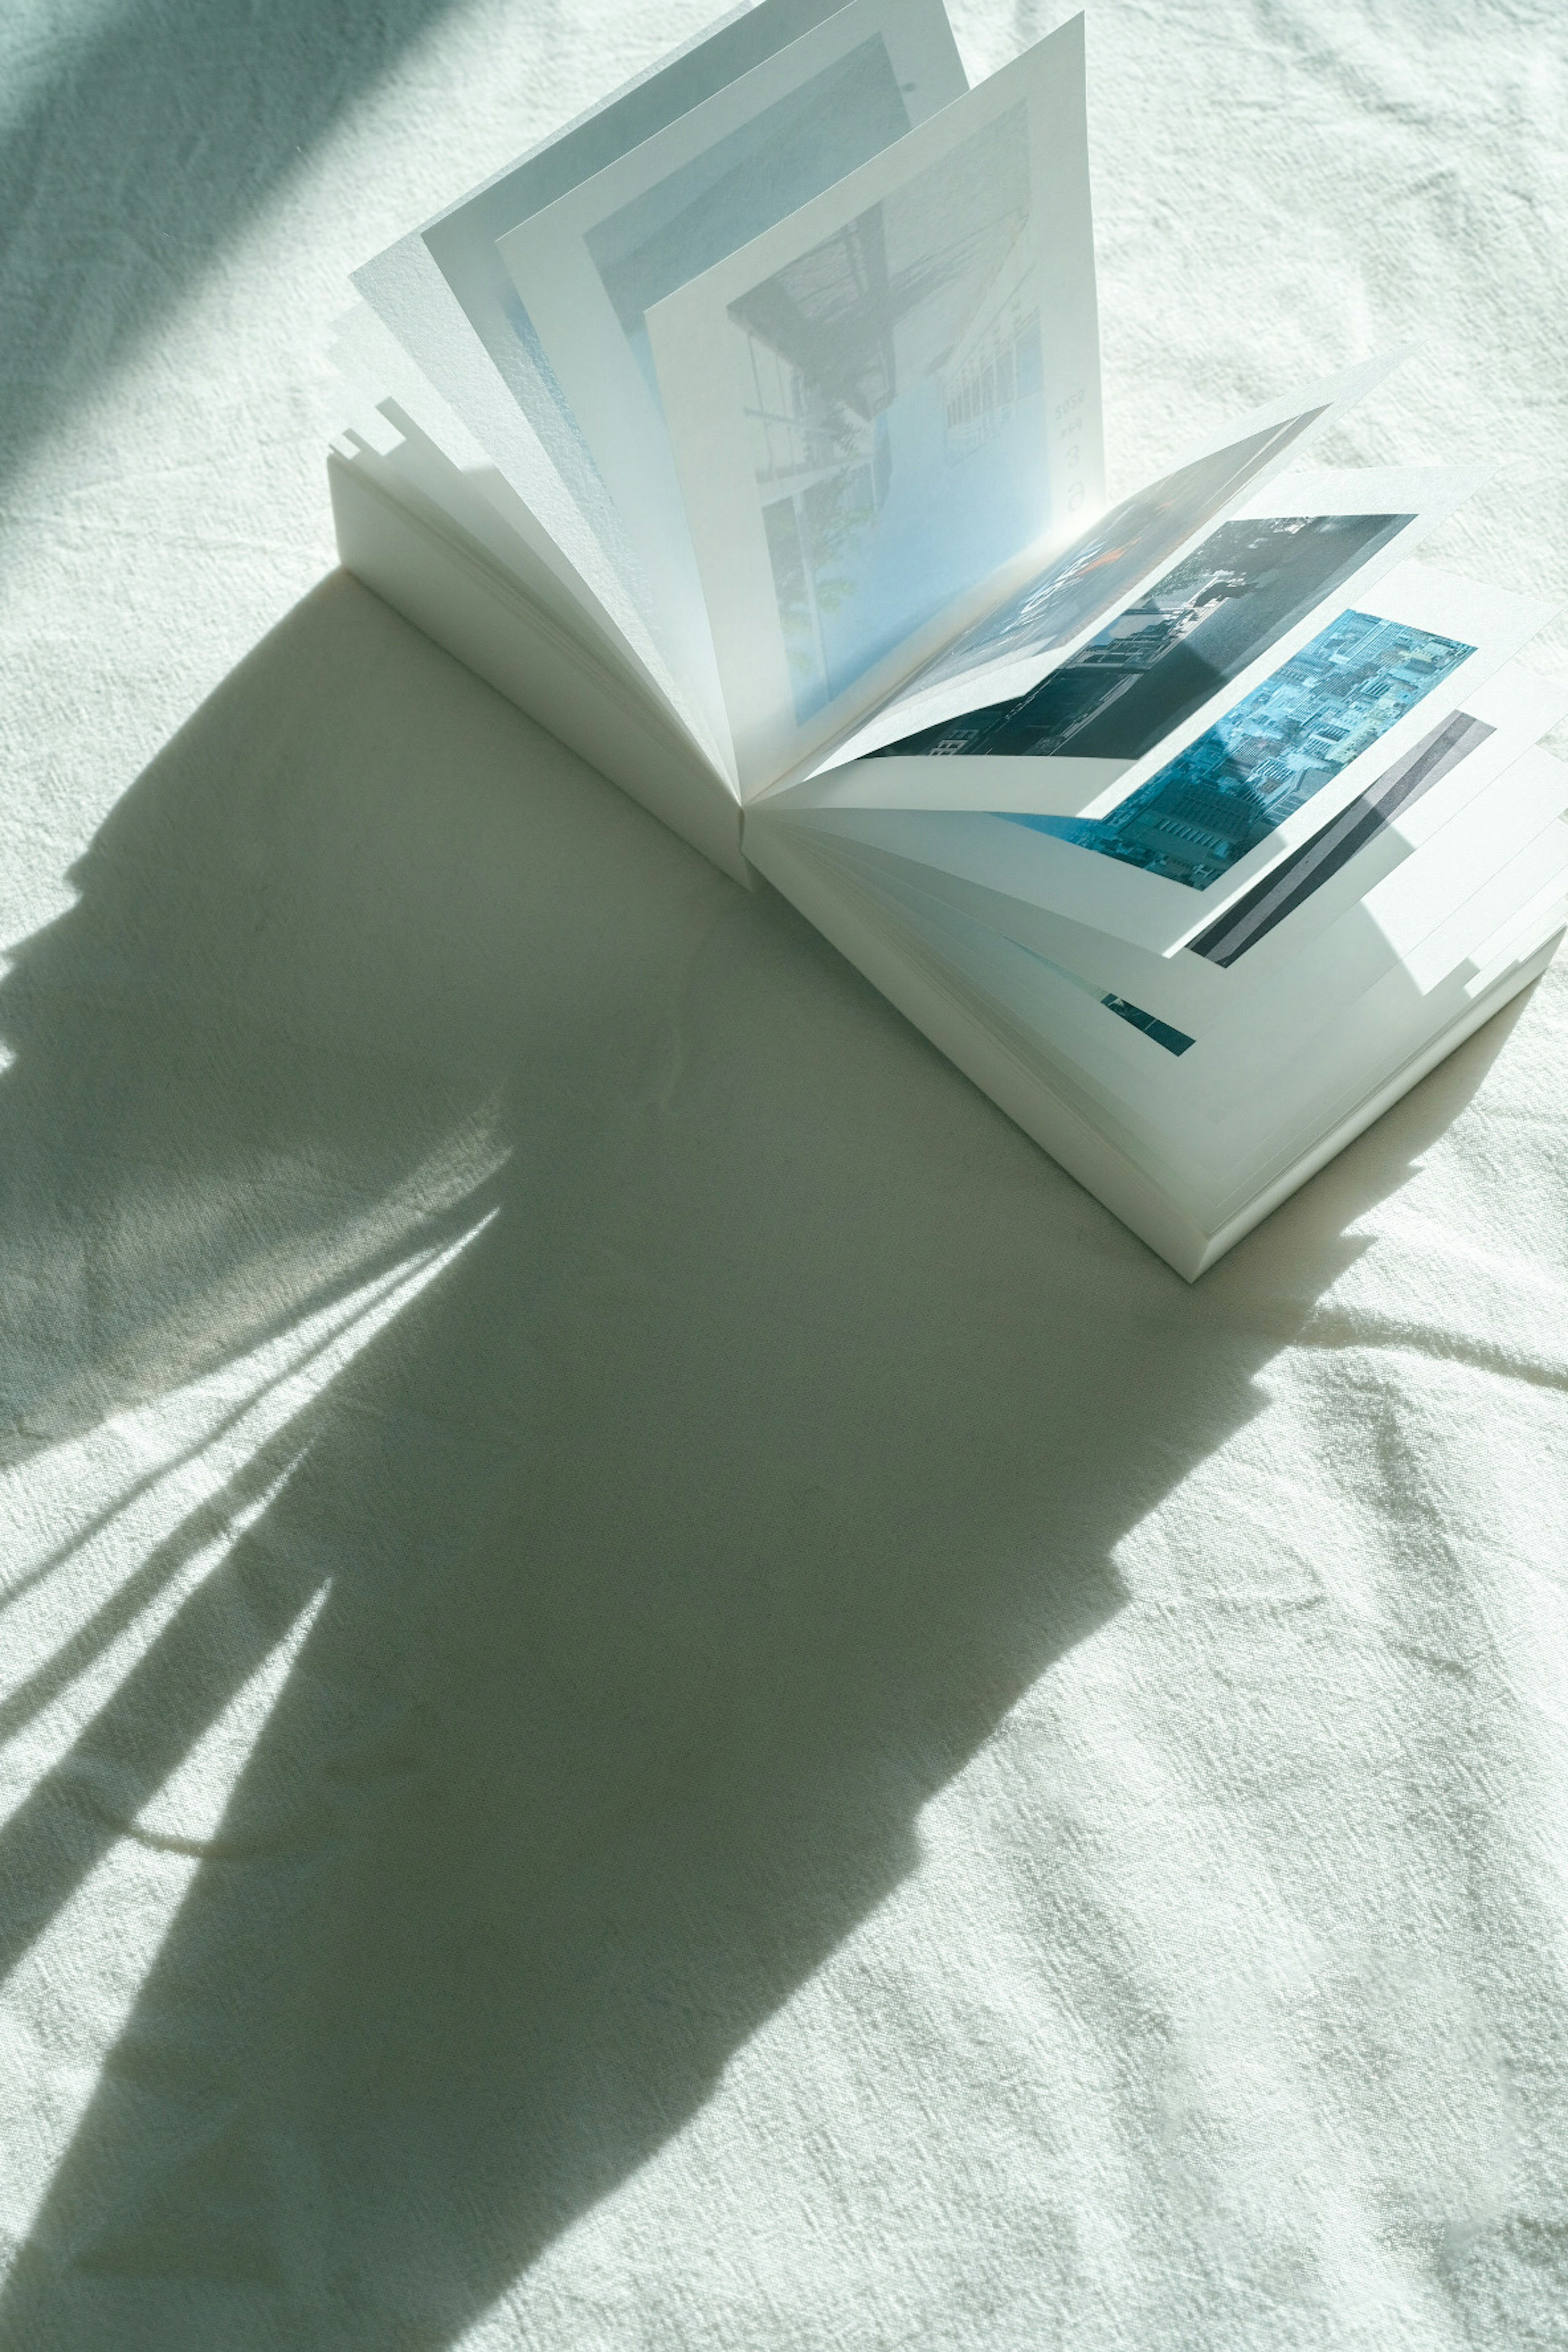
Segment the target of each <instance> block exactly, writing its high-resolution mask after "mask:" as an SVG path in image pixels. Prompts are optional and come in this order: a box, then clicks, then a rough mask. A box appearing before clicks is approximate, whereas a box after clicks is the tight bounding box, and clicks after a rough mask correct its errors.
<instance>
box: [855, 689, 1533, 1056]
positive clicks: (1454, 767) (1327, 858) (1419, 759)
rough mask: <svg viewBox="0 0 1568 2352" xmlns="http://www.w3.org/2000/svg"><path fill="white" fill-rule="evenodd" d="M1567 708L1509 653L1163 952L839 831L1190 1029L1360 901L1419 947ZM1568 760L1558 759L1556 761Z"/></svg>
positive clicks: (950, 899) (1298, 955) (976, 914)
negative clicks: (1204, 929)
mask: <svg viewBox="0 0 1568 2352" xmlns="http://www.w3.org/2000/svg"><path fill="white" fill-rule="evenodd" d="M1565 712H1568V688H1563V687H1561V686H1557V685H1553V684H1552V682H1550V681H1548V680H1547V679H1544V678H1541V677H1535V676H1533V675H1532V674H1531V672H1529V671H1522V670H1521V669H1520V668H1519V667H1518V665H1517V664H1510V665H1509V666H1507V667H1505V668H1504V669H1502V670H1501V671H1500V672H1499V673H1498V675H1497V676H1496V677H1493V678H1492V679H1490V680H1489V681H1488V682H1487V683H1486V684H1485V685H1484V686H1482V687H1481V688H1480V689H1479V691H1478V692H1476V693H1474V694H1471V695H1469V696H1467V698H1466V701H1465V704H1464V705H1463V707H1462V708H1461V709H1459V710H1458V711H1455V712H1452V713H1450V714H1449V715H1448V717H1447V719H1443V720H1441V721H1439V723H1438V725H1437V726H1436V728H1434V729H1433V730H1430V732H1429V733H1428V735H1427V736H1426V738H1424V739H1423V741H1422V742H1421V743H1420V744H1418V745H1416V746H1415V749H1414V750H1413V751H1410V752H1407V753H1406V754H1405V756H1404V758H1403V759H1401V760H1398V761H1394V762H1392V763H1391V764H1390V766H1389V767H1387V768H1386V769H1384V770H1383V771H1382V772H1380V773H1379V775H1378V776H1377V778H1376V779H1375V780H1374V782H1373V785H1372V786H1370V787H1369V788H1368V790H1367V791H1366V792H1365V793H1363V794H1362V795H1359V796H1358V798H1357V800H1356V801H1355V802H1352V803H1351V804H1350V805H1349V807H1348V808H1347V809H1346V810H1344V811H1343V812H1342V814H1341V815H1340V817H1338V818H1335V819H1332V820H1331V821H1330V822H1329V823H1328V824H1325V825H1322V826H1321V827H1320V828H1319V831H1318V833H1317V834H1316V835H1314V836H1313V838H1312V839H1311V840H1310V842H1307V843H1305V844H1303V845H1302V847H1301V849H1300V850H1299V851H1298V852H1297V853H1296V856H1295V857H1294V858H1292V859H1289V860H1287V861H1285V863H1284V865H1283V866H1279V867H1277V868H1276V869H1275V873H1276V874H1277V875H1278V876H1279V887H1278V889H1275V888H1274V887H1271V877H1269V878H1266V880H1265V882H1264V883H1262V884H1259V885H1258V886H1257V888H1256V895H1255V896H1253V897H1252V900H1251V903H1250V905H1249V904H1248V903H1247V901H1245V900H1244V901H1242V902H1240V904H1239V905H1238V907H1237V910H1236V917H1235V919H1234V921H1231V922H1228V923H1227V921H1226V919H1224V918H1222V919H1221V921H1220V923H1219V924H1217V925H1215V926H1214V927H1212V929H1211V933H1210V934H1207V935H1205V939H1206V940H1208V941H1209V944H1207V945H1205V951H1204V952H1202V953H1196V952H1194V950H1193V949H1191V948H1188V949H1184V950H1183V951H1182V953H1181V954H1180V955H1176V956H1162V955H1157V954H1154V953H1152V951H1150V950H1146V949H1142V948H1138V947H1134V946H1132V945H1131V943H1130V942H1129V941H1127V940H1117V939H1114V938H1111V937H1110V935H1108V934H1107V933H1105V932H1103V931H1096V930H1091V929H1088V928H1087V927H1086V926H1085V925H1083V924H1081V923H1078V922H1073V921H1071V920H1069V919H1068V918H1066V917H1064V916H1061V915H1056V914H1051V913H1049V912H1047V910H1045V909H1044V908H1038V907H1034V906H1030V905H1028V904H1026V902H1025V901H1023V900H1020V899H1018V898H1004V897H1001V896H999V895H998V894H996V893H994V892H992V891H988V890H984V889H981V888H979V887H976V886H974V885H973V884H971V883H967V882H965V881H963V880H962V879H960V878H959V877H957V876H955V875H952V874H946V873H939V872H937V871H936V870H935V869H934V868H932V867H930V866H915V865H913V864H911V863H910V862H909V861H907V860H905V859H902V858H899V857H895V856H890V855H889V852H888V851H886V850H878V849H872V848H869V847H868V846H867V845H865V844H864V843H862V842H856V843H853V844H850V843H841V844H840V846H841V847H842V848H843V849H844V850H845V851H847V854H848V855H849V856H851V858H852V859H853V860H854V861H855V862H856V863H857V864H858V865H863V866H865V867H866V868H867V870H868V871H869V872H871V873H873V874H875V873H879V872H880V873H884V874H887V875H888V876H889V877H890V878H892V879H893V880H898V879H900V878H902V879H903V880H905V881H907V882H909V883H910V884H911V885H913V886H915V887H920V888H921V889H922V890H925V891H928V892H929V893H930V894H931V896H932V897H933V898H939V899H941V900H942V901H943V902H944V903H946V904H948V905H950V906H952V907H953V908H956V909H957V910H958V911H959V912H961V913H963V914H964V915H966V916H968V917H969V918H971V919H973V920H975V921H979V922H982V923H985V924H986V925H988V927H989V928H990V929H994V931H995V932H996V933H997V934H998V935H999V936H1000V937H1003V938H1005V939H1009V940H1014V941H1015V942H1016V944H1017V945H1019V946H1020V947H1025V948H1027V949H1029V950H1031V951H1032V952H1033V953H1035V954H1037V955H1041V956H1044V957H1045V958H1046V959H1047V961H1052V962H1054V963H1056V964H1058V965H1059V966H1060V967H1061V968H1063V969H1064V970H1065V971H1069V972H1071V973H1072V974H1074V975H1075V976H1076V977H1077V978H1079V979H1080V980H1082V981H1083V982H1085V983H1086V984H1088V985H1089V986H1090V987H1091V988H1092V989H1094V990H1095V991H1096V992H1101V993H1110V994H1113V995H1115V996H1116V997H1118V998H1119V999H1121V1000H1122V1001H1123V1002H1124V1003H1129V1004H1131V1006H1133V1007H1135V1008H1137V1009H1139V1010H1141V1011H1142V1012H1143V1013H1148V1014H1150V1015H1152V1016H1154V1017H1155V1018H1157V1019H1158V1020H1159V1021H1160V1022H1162V1023H1164V1024H1168V1025H1169V1026H1171V1027H1172V1028H1173V1029H1174V1030H1175V1031H1176V1032H1178V1033H1179V1034H1187V1035H1190V1036H1192V1037H1194V1038H1195V1037H1197V1036H1200V1035H1202V1034H1205V1031H1206V1030H1207V1029H1208V1028H1209V1027H1211V1026H1213V1025H1214V1024H1216V1023H1218V1022H1221V1021H1223V1020H1225V1019H1226V1018H1227V1017H1228V1015H1229V1014H1230V1013H1233V1012H1234V1011H1235V1010H1236V1009H1237V1006H1238V1005H1241V1004H1244V1003H1247V1004H1250V1003H1255V1002H1256V1001H1257V1000H1258V995H1259V992H1260V991H1261V990H1262V989H1263V988H1264V986H1265V985H1267V984H1268V983H1269V982H1272V981H1273V980H1274V979H1275V978H1276V976H1277V975H1279V973H1280V972H1282V971H1284V972H1287V973H1288V974H1289V984H1290V985H1292V986H1296V987H1300V988H1303V989H1305V988H1308V987H1310V985H1312V984H1313V983H1312V982H1311V980H1310V976H1309V975H1310V958H1309V955H1308V951H1309V950H1311V949H1313V948H1314V946H1315V944H1316V943H1317V942H1318V941H1319V940H1321V937H1322V935H1323V934H1324V933H1326V932H1328V931H1330V930H1331V929H1333V928H1334V927H1335V926H1337V925H1338V924H1339V922H1340V921H1341V919H1342V918H1343V917H1344V916H1345V915H1347V914H1348V913H1350V912H1351V911H1352V909H1354V908H1358V907H1361V906H1363V904H1364V905H1365V906H1366V907H1367V908H1368V909H1369V910H1370V912H1371V914H1372V917H1373V920H1374V922H1375V923H1377V924H1378V925H1379V926H1380V927H1381V928H1382V929H1384V931H1385V932H1386V935H1387V937H1388V939H1389V940H1390V943H1391V949H1392V951H1393V952H1395V953H1401V954H1403V953H1404V952H1405V950H1407V949H1413V947H1414V945H1415V941H1416V940H1418V939H1419V938H1420V937H1421V936H1422V929H1421V928H1420V927H1423V926H1424V927H1425V929H1431V928H1432V927H1433V926H1434V925H1436V924H1437V923H1438V922H1440V921H1441V920H1443V919H1445V918H1446V915H1447V911H1448V910H1449V908H1450V907H1451V905H1452V904H1453V902H1454V898H1455V890H1456V885H1455V883H1454V882H1453V880H1452V879H1451V878H1450V877H1451V874H1452V873H1453V872H1455V871H1457V872H1458V875H1459V876H1460V877H1464V876H1465V875H1470V876H1474V875H1477V874H1479V873H1482V872H1485V871H1487V870H1489V865H1495V864H1496V862H1497V859H1496V858H1495V857H1490V856H1489V847H1490V840H1491V836H1490V835H1489V827H1490V826H1491V825H1492V824H1493V822H1494V818H1495V819H1496V820H1497V821H1498V822H1499V824H1501V825H1503V826H1504V827H1505V828H1506V826H1507V825H1508V824H1511V823H1512V819H1511V817H1510V809H1511V806H1512V801H1513V798H1514V797H1516V796H1517V795H1518V793H1520V792H1521V790H1526V791H1527V790H1528V778H1529V773H1530V771H1529V770H1528V768H1527V767H1525V766H1523V765H1521V761H1522V759H1523V755H1524V753H1525V752H1526V751H1528V749H1529V748H1530V746H1531V744H1532V743H1533V742H1535V741H1536V740H1537V739H1538V738H1539V737H1540V735H1541V734H1542V733H1543V732H1544V731H1545V730H1546V729H1547V728H1549V727H1552V726H1553V725H1555V724H1556V722H1557V720H1558V719H1561V718H1562V717H1563V715H1564V713H1565ZM1561 772H1563V771H1562V770H1560V769H1559V767H1558V766H1557V763H1555V762H1548V763H1547V773H1548V774H1549V775H1552V774H1556V773H1561ZM1500 780H1501V781H1500ZM1494 794H1495V796H1494ZM1552 814H1555V811H1553V812H1552ZM1525 822H1526V824H1527V827H1528V824H1529V823H1530V822H1531V820H1526V821H1525ZM1518 829H1519V828H1518V825H1517V824H1514V825H1513V831H1514V833H1515V834H1517V832H1518ZM1500 839H1501V835H1500V834H1499V835H1498V840H1499V841H1500ZM1499 854H1500V855H1502V854H1504V853H1503V852H1502V851H1501V850H1500V852H1499ZM1507 854H1511V845H1510V851H1509V852H1508V853H1507Z"/></svg>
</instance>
